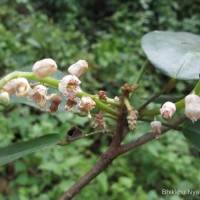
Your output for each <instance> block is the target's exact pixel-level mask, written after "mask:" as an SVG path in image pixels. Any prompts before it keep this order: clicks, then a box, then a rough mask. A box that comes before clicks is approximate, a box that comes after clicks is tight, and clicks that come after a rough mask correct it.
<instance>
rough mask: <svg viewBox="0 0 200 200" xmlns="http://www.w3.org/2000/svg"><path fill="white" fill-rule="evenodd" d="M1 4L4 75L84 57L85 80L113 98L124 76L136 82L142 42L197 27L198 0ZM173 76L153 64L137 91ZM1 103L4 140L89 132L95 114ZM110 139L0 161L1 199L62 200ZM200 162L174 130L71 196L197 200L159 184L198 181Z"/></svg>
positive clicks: (180, 86)
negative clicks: (152, 34)
mask: <svg viewBox="0 0 200 200" xmlns="http://www.w3.org/2000/svg"><path fill="white" fill-rule="evenodd" d="M0 7H1V9H0V22H1V23H0V74H1V76H3V75H5V74H6V73H8V72H11V71H13V70H17V69H18V68H21V67H24V66H30V67H31V66H32V65H33V63H34V62H35V61H37V60H40V59H43V58H46V57H50V58H53V59H54V60H56V62H57V64H58V66H59V69H60V70H62V71H63V72H66V71H67V67H68V66H70V65H71V64H73V63H75V62H76V61H77V60H79V59H85V60H87V61H88V62H89V65H90V70H89V72H88V73H87V74H85V75H84V77H83V78H82V87H83V88H84V89H85V90H86V91H87V92H90V93H97V91H98V90H99V89H103V90H106V91H107V92H108V94H109V96H111V97H114V96H115V95H118V94H119V91H120V89H119V88H120V86H121V85H122V84H123V83H125V82H128V83H133V82H134V80H135V78H136V74H137V71H138V70H139V68H140V67H141V65H142V63H143V62H144V61H145V55H144V53H143V52H142V50H141V47H140V40H141V37H142V36H143V35H144V34H145V33H147V32H149V31H152V30H170V31H188V32H192V33H196V34H200V12H199V1H198V0H190V1H186V0H166V1H163V0H154V1H153V0H138V1H132V0H123V1H122V0H102V1H97V0H96V1H95V0H84V1H78V0H73V1H72V0H43V1H39V0H35V1H30V0H1V1H0ZM167 79H168V78H167V77H165V76H163V75H161V74H159V72H157V71H155V70H154V68H153V67H152V66H149V69H148V72H147V73H146V75H145V76H144V78H143V80H142V87H141V89H140V90H139V91H138V94H139V95H142V97H148V96H149V95H150V94H152V93H154V92H156V91H158V89H159V88H160V87H162V86H163V85H164V84H165V83H166V82H167ZM190 89H191V88H190V83H184V82H181V81H179V82H178V83H177V89H176V90H174V91H173V92H174V93H176V94H177V93H180V94H183V93H185V94H186V93H187V92H189V91H190ZM0 110H1V112H0V124H1V126H0V141H1V142H0V146H1V147H3V146H6V145H9V144H10V143H13V142H17V141H21V140H27V139H30V138H34V137H37V136H41V135H43V134H45V133H55V132H57V133H60V134H61V136H64V135H65V133H66V131H67V130H69V129H70V127H72V126H73V125H76V124H78V125H80V126H82V127H83V129H85V131H86V132H87V131H91V128H90V127H91V122H88V120H87V119H84V118H80V117H78V116H74V115H73V114H72V113H57V114H48V113H42V112H40V111H38V110H35V109H34V108H30V107H27V106H25V105H11V106H9V107H3V106H0ZM110 125H112V123H111V122H110ZM88 127H89V128H88ZM149 128H150V126H149V124H148V123H146V124H145V125H144V124H142V125H141V124H140V123H139V127H138V129H137V133H135V134H134V135H133V134H129V135H128V137H127V139H126V140H127V141H128V140H131V139H133V138H136V137H138V136H139V135H142V134H143V133H145V132H147V131H149ZM109 140H110V139H109V138H108V137H107V136H102V135H101V136H96V137H94V138H91V139H84V140H82V141H77V142H75V143H73V144H71V145H69V146H67V147H64V148H61V147H54V148H52V149H48V150H45V151H41V152H38V153H35V154H32V155H30V156H27V157H25V158H23V159H19V160H17V161H15V162H13V163H10V164H8V165H6V166H4V167H0V200H29V199H32V200H36V199H37V200H54V199H57V197H58V196H59V195H61V194H62V193H63V192H64V191H65V190H66V189H67V188H69V187H70V186H71V185H72V184H73V183H74V182H75V181H76V180H77V179H78V178H80V177H81V176H82V175H83V174H85V173H86V172H87V171H88V170H89V169H90V168H91V167H92V166H93V165H94V164H95V162H96V160H97V159H98V156H99V155H100V153H102V152H104V150H105V149H106V146H107V145H108V144H109ZM199 168H200V159H199V153H198V152H197V151H196V150H195V149H194V148H192V147H191V146H190V145H189V144H188V143H187V142H186V140H185V139H184V137H183V136H182V134H181V133H178V132H174V131H173V132H170V133H168V134H166V135H164V136H163V137H161V138H160V139H159V140H158V141H153V142H151V143H149V144H147V145H145V146H143V147H142V148H140V149H137V150H135V151H134V152H130V153H128V154H126V155H124V156H121V157H120V158H118V159H117V160H116V161H114V162H113V164H112V166H111V167H110V168H109V169H108V170H106V171H105V172H103V173H102V174H101V175H100V176H98V177H97V178H96V179H95V180H94V181H92V183H90V184H89V185H88V186H87V187H86V188H85V189H84V190H83V191H82V192H81V193H80V194H79V195H78V196H77V197H76V198H75V199H76V200H83V199H94V200H107V199H109V200H118V199H125V200H146V199H148V200H151V199H152V200H155V199H161V200H162V199H170V200H172V199H175V200H176V199H185V198H186V199H198V197H197V196H196V197H192V196H188V197H186V196H182V197H181V196H180V197H177V196H162V195H161V190H162V189H189V188H191V189H194V190H198V189H200V173H199Z"/></svg>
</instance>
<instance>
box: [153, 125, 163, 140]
mask: <svg viewBox="0 0 200 200" xmlns="http://www.w3.org/2000/svg"><path fill="white" fill-rule="evenodd" d="M161 127H162V124H161V122H160V121H153V122H151V128H152V132H153V134H154V135H155V138H156V139H158V138H159V137H160V135H161Z"/></svg>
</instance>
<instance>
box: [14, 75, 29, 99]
mask: <svg viewBox="0 0 200 200" xmlns="http://www.w3.org/2000/svg"><path fill="white" fill-rule="evenodd" d="M16 81H17V85H16V95H17V96H18V97H25V96H27V95H28V93H29V91H30V89H31V88H30V85H29V83H28V80H27V79H26V78H18V79H16Z"/></svg>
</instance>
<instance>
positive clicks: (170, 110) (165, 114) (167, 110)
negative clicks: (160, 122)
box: [160, 101, 176, 120]
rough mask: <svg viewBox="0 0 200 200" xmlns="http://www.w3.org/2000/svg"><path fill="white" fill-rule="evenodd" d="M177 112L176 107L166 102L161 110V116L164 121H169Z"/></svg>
mask: <svg viewBox="0 0 200 200" xmlns="http://www.w3.org/2000/svg"><path fill="white" fill-rule="evenodd" d="M175 111H176V105H175V104H174V103H172V102H169V101H168V102H166V103H164V104H163V105H162V107H161V109H160V114H161V116H162V118H163V119H165V120H169V119H171V117H172V115H173V114H174V113H175Z"/></svg>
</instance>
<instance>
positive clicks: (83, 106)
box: [78, 97, 96, 118]
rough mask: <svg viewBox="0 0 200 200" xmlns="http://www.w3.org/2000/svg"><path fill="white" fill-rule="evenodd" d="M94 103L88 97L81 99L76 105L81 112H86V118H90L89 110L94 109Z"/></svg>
mask: <svg viewBox="0 0 200 200" xmlns="http://www.w3.org/2000/svg"><path fill="white" fill-rule="evenodd" d="M95 106H96V103H95V102H94V101H93V100H92V99H91V98H90V97H82V98H81V101H80V103H79V105H78V109H79V110H81V111H88V118H91V114H90V112H89V111H90V110H92V109H93V108H95Z"/></svg>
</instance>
